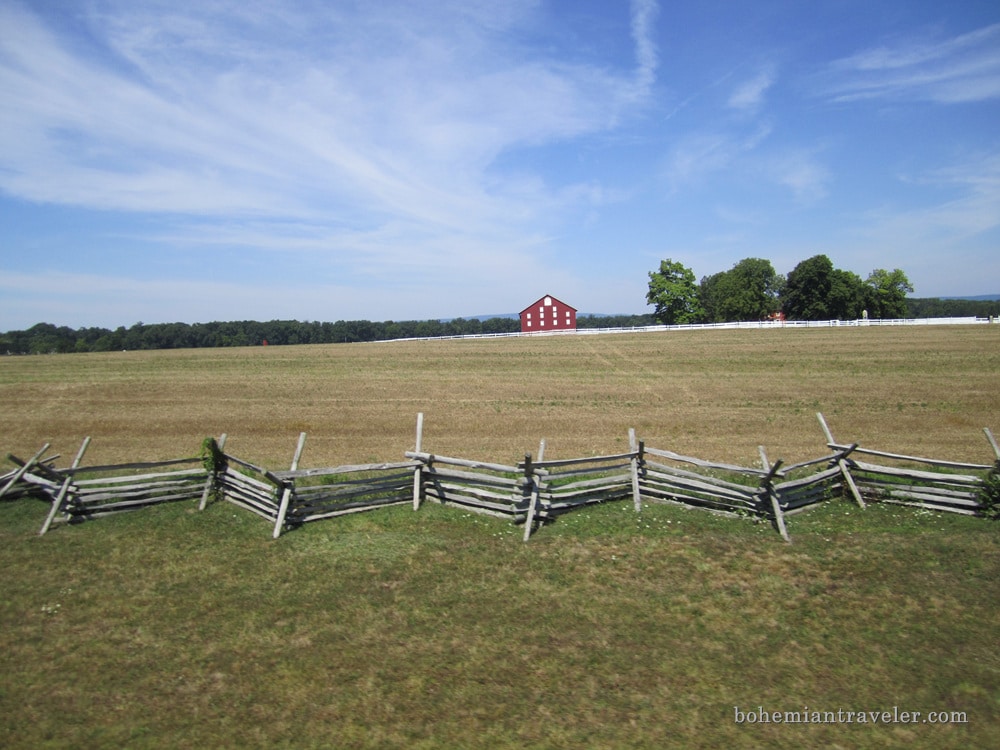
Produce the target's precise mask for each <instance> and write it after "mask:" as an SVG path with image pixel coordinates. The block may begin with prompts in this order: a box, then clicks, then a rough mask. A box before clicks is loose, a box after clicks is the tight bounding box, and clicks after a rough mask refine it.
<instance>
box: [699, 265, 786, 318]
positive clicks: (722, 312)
mask: <svg viewBox="0 0 1000 750" xmlns="http://www.w3.org/2000/svg"><path fill="white" fill-rule="evenodd" d="M784 283H785V279H784V277H783V276H781V274H778V273H775V271H774V267H773V266H772V265H771V261H769V260H764V259H763V258H744V259H743V260H741V261H740V262H739V263H737V264H736V265H734V266H733V267H732V268H731V269H730V270H728V271H723V272H721V273H717V274H715V275H713V276H709V277H708V278H705V279H702V282H701V301H702V305H703V307H704V308H705V310H706V318H707V319H708V320H709V322H713V323H723V322H730V321H743V320H763V319H764V318H766V317H768V316H769V315H771V314H772V313H774V312H776V311H777V309H778V295H779V294H780V293H781V290H782V288H783V287H784Z"/></svg>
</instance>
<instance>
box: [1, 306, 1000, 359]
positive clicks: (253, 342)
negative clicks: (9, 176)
mask: <svg viewBox="0 0 1000 750" xmlns="http://www.w3.org/2000/svg"><path fill="white" fill-rule="evenodd" d="M907 305H908V308H909V313H910V314H909V317H911V318H945V317H970V316H976V317H980V318H987V317H994V316H997V317H1000V300H990V301H983V300H967V299H908V300H907ZM576 323H577V328H630V327H634V326H649V325H656V320H655V318H654V317H653V315H652V314H649V315H580V316H578V317H577V321H576ZM520 330H521V323H520V321H519V320H518V319H517V318H506V317H497V318H489V319H487V320H479V319H477V318H469V319H464V318H455V319H453V320H449V321H440V320H408V321H398V322H397V321H391V320H388V321H383V322H373V321H369V320H338V321H337V322H336V323H320V322H316V321H313V322H303V321H297V320H271V321H267V322H263V323H262V322H258V321H253V320H242V321H230V322H216V323H149V324H147V323H136V324H135V325H133V326H131V327H129V328H125V327H124V326H119V327H118V328H116V329H115V330H109V329H107V328H78V329H73V328H69V327H67V326H54V325H52V324H50V323H39V324H37V325H34V326H32V327H31V328H29V329H27V330H25V331H8V332H7V333H3V334H0V353H3V354H50V353H57V352H107V351H121V350H123V349H128V350H133V349H194V348H205V347H220V346H262V345H264V344H265V342H266V344H267V345H274V346H283V345H289V344H342V343H351V342H359V341H387V340H390V339H408V338H428V337H438V336H465V335H470V334H484V333H515V332H517V331H520Z"/></svg>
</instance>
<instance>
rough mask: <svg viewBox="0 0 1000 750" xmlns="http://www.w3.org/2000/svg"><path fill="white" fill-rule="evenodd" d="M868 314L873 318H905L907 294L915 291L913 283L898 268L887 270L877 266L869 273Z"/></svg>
mask: <svg viewBox="0 0 1000 750" xmlns="http://www.w3.org/2000/svg"><path fill="white" fill-rule="evenodd" d="M865 283H866V284H867V285H868V288H869V289H868V291H869V294H868V299H867V300H866V302H867V304H868V315H869V317H872V318H884V319H892V318H905V317H906V314H907V305H906V295H907V294H908V293H912V292H913V285H912V284H911V283H910V280H909V279H908V278H906V274H905V273H903V272H902V271H901V270H899V269H898V268H894V269H892V270H891V271H886V270H885V269H884V268H876V269H875V270H874V271H872V272H871V273H870V274H869V275H868V280H867V281H866V282H865Z"/></svg>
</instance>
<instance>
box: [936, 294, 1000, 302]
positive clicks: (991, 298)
mask: <svg viewBox="0 0 1000 750" xmlns="http://www.w3.org/2000/svg"><path fill="white" fill-rule="evenodd" d="M939 299H967V300H971V301H973V302H995V301H997V300H1000V294H980V295H977V296H975V297H939Z"/></svg>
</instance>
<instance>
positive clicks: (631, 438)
mask: <svg viewBox="0 0 1000 750" xmlns="http://www.w3.org/2000/svg"><path fill="white" fill-rule="evenodd" d="M628 449H629V451H630V452H631V453H632V458H631V459H629V463H630V464H631V466H632V502H633V504H634V505H635V512H636V513H639V512H641V511H642V493H641V492H640V490H639V469H640V466H641V465H642V462H643V455H642V454H643V451H644V450H645V445H644V444H643V443H642V441H639V442H638V443H637V442H636V439H635V428H634V427H629V429H628Z"/></svg>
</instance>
